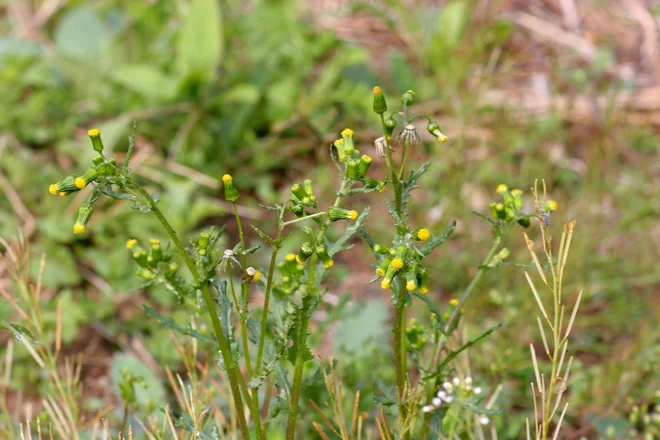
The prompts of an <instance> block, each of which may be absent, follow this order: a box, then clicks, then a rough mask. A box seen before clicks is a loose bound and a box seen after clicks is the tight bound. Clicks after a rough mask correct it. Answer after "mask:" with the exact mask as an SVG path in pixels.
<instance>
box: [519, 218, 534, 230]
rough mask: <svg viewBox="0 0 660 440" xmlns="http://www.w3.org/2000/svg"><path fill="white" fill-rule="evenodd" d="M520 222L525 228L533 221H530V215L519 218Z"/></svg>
mask: <svg viewBox="0 0 660 440" xmlns="http://www.w3.org/2000/svg"><path fill="white" fill-rule="evenodd" d="M518 224H519V225H520V226H522V227H523V228H529V226H530V225H531V222H530V221H529V217H523V218H520V219H518Z"/></svg>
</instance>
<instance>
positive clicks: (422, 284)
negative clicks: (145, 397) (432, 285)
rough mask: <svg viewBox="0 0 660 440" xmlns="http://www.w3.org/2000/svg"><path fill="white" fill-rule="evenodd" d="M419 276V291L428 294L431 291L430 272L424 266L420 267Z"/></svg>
mask: <svg viewBox="0 0 660 440" xmlns="http://www.w3.org/2000/svg"><path fill="white" fill-rule="evenodd" d="M417 277H418V278H419V280H418V281H419V282H418V284H417V291H418V292H419V293H420V294H422V295H426V294H427V293H428V292H429V287H428V278H429V274H428V272H427V271H426V269H425V268H424V267H420V268H419V269H417Z"/></svg>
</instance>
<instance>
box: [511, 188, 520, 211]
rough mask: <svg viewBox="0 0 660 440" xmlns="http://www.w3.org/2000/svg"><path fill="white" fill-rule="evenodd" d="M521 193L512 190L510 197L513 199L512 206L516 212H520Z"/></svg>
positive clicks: (517, 190)
mask: <svg viewBox="0 0 660 440" xmlns="http://www.w3.org/2000/svg"><path fill="white" fill-rule="evenodd" d="M522 194H523V192H522V191H521V190H519V189H512V190H511V196H512V197H513V206H514V208H516V211H520V210H521V209H522V205H523V199H522Z"/></svg>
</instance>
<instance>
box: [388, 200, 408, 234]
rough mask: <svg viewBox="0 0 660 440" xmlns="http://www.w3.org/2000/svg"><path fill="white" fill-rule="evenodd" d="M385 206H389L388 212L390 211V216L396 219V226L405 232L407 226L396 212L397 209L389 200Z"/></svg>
mask: <svg viewBox="0 0 660 440" xmlns="http://www.w3.org/2000/svg"><path fill="white" fill-rule="evenodd" d="M385 205H386V206H387V210H388V211H389V213H390V215H391V216H392V218H393V219H394V224H396V227H397V229H398V230H403V231H405V230H406V224H405V223H404V222H403V219H402V218H401V216H399V213H398V212H396V207H395V206H394V205H393V204H392V202H390V201H389V200H385Z"/></svg>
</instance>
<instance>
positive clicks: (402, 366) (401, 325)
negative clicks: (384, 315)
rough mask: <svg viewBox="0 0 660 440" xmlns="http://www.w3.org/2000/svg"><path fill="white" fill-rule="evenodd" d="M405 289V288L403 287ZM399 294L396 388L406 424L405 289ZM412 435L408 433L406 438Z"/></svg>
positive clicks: (395, 320)
mask: <svg viewBox="0 0 660 440" xmlns="http://www.w3.org/2000/svg"><path fill="white" fill-rule="evenodd" d="M402 287H403V286H402ZM403 289H404V290H403V292H401V293H402V294H401V293H400V294H399V306H398V307H396V309H395V310H396V317H395V319H394V363H395V365H396V388H397V390H396V391H397V400H398V401H399V418H400V419H401V423H402V424H404V423H405V420H406V418H407V417H408V409H407V408H406V406H405V405H404V404H403V401H404V399H405V397H406V396H405V394H406V393H405V391H406V383H407V380H408V379H407V375H408V369H407V367H406V355H407V353H406V340H405V337H406V303H405V301H406V298H405V294H406V293H405V288H403ZM409 436H410V434H409V433H406V435H405V438H409Z"/></svg>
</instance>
